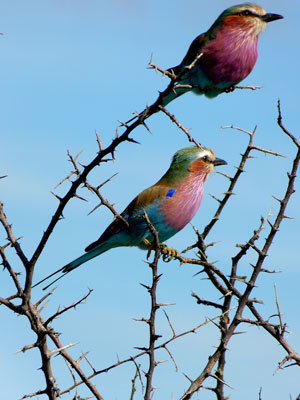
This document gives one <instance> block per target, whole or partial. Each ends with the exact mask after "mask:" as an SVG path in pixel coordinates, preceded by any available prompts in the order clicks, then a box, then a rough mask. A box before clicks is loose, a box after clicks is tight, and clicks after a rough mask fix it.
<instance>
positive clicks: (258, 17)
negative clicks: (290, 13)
mask: <svg viewBox="0 0 300 400" xmlns="http://www.w3.org/2000/svg"><path fill="white" fill-rule="evenodd" d="M281 18H283V16H282V15H279V14H272V13H267V12H266V11H265V10H264V9H263V8H262V7H261V6H259V5H257V4H253V3H245V4H240V5H236V6H232V7H230V8H227V9H226V10H225V11H223V12H222V14H221V15H220V16H219V18H218V19H217V20H216V22H215V23H214V24H213V26H212V28H211V29H212V30H214V29H217V28H219V27H221V26H228V27H231V28H236V29H242V30H244V31H245V32H249V35H254V36H257V35H259V34H260V33H261V32H262V31H263V30H264V29H265V27H266V25H267V23H268V22H271V21H275V20H276V19H281Z"/></svg>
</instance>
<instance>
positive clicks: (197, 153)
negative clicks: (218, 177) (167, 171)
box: [170, 147, 227, 176]
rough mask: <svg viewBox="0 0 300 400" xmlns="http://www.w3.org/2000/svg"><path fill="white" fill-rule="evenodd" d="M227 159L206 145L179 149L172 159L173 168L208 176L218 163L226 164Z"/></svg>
mask: <svg viewBox="0 0 300 400" xmlns="http://www.w3.org/2000/svg"><path fill="white" fill-rule="evenodd" d="M225 164H227V162H226V161H224V160H222V159H221V158H216V156H215V154H214V152H213V151H212V150H210V149H207V148H205V147H200V148H199V147H186V148H184V149H181V150H178V151H177V152H176V153H175V154H174V156H173V159H172V163H171V167H170V168H171V169H172V170H173V171H174V170H177V171H178V172H179V171H182V172H184V171H186V172H187V171H188V172H191V173H197V174H204V175H205V176H208V175H209V174H210V173H211V172H212V171H213V169H214V167H215V166H217V165H225Z"/></svg>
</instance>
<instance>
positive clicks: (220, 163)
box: [213, 158, 227, 167]
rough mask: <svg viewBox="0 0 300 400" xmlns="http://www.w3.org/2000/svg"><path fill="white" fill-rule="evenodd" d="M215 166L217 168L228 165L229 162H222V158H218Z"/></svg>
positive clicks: (214, 162)
mask: <svg viewBox="0 0 300 400" xmlns="http://www.w3.org/2000/svg"><path fill="white" fill-rule="evenodd" d="M213 164H214V166H215V167H216V166H217V165H227V162H226V161H225V160H222V158H216V159H215V160H214V161H213Z"/></svg>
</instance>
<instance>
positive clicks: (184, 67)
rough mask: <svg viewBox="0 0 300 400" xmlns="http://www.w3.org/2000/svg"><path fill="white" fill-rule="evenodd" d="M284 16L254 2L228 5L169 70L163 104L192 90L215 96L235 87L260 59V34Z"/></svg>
mask: <svg viewBox="0 0 300 400" xmlns="http://www.w3.org/2000/svg"><path fill="white" fill-rule="evenodd" d="M281 18H283V16H282V15H279V14H272V13H267V12H266V11H265V10H264V9H263V8H262V7H261V6H259V5H256V4H253V3H245V4H240V5H236V6H232V7H229V8H227V9H226V10H225V11H223V12H222V14H221V15H220V16H219V17H218V18H217V20H216V21H215V22H214V23H213V25H212V26H211V27H210V28H209V29H208V31H207V32H205V33H202V34H201V35H199V36H197V37H196V38H195V39H194V40H193V42H192V43H191V45H190V47H189V49H188V51H187V53H186V55H185V57H184V58H183V60H182V61H181V63H180V64H179V65H177V66H176V67H173V68H169V69H168V70H167V75H168V76H169V77H171V83H170V85H169V86H168V88H167V89H166V90H165V91H164V92H162V93H160V97H159V99H162V106H163V107H165V106H166V105H167V104H168V103H170V101H172V100H174V99H175V98H176V97H179V96H181V95H182V94H184V93H186V92H188V91H192V92H193V93H195V94H199V95H201V94H203V95H204V96H206V97H208V98H214V97H216V96H218V95H219V94H221V93H224V92H230V91H232V90H234V87H235V85H237V84H238V83H239V82H241V81H242V80H243V79H245V78H246V77H247V76H248V75H249V74H250V72H251V71H252V69H253V67H254V65H255V63H256V60H257V40H258V36H259V34H260V33H261V32H262V31H263V30H264V29H265V27H266V25H267V23H269V22H271V21H275V20H278V19H281Z"/></svg>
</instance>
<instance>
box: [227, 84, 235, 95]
mask: <svg viewBox="0 0 300 400" xmlns="http://www.w3.org/2000/svg"><path fill="white" fill-rule="evenodd" d="M234 90H235V85H231V86H229V87H228V88H226V89H225V93H230V92H233V91H234Z"/></svg>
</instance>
